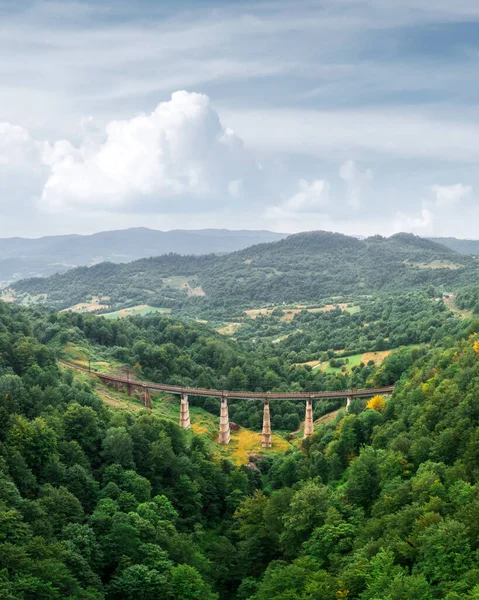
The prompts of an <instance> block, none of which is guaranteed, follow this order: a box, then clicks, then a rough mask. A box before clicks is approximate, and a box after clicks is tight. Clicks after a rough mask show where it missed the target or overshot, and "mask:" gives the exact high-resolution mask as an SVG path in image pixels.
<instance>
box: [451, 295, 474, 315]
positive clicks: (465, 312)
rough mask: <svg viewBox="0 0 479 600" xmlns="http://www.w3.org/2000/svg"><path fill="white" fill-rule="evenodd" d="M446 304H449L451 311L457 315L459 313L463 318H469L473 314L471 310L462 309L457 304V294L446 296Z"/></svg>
mask: <svg viewBox="0 0 479 600" xmlns="http://www.w3.org/2000/svg"><path fill="white" fill-rule="evenodd" d="M444 304H445V305H446V306H447V308H448V309H449V310H450V311H451V312H453V313H454V314H456V315H459V316H460V317H461V319H467V318H468V317H471V316H472V311H471V310H462V309H460V308H458V307H457V306H456V295H455V294H451V295H450V296H447V297H446V298H444Z"/></svg>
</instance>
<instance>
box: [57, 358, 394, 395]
mask: <svg viewBox="0 0 479 600" xmlns="http://www.w3.org/2000/svg"><path fill="white" fill-rule="evenodd" d="M58 362H60V363H61V364H63V365H65V366H67V367H71V368H73V369H77V370H79V371H83V372H85V373H91V374H92V375H95V376H96V377H98V378H99V379H101V380H103V381H105V382H106V383H108V382H112V383H113V382H115V383H117V384H120V385H124V386H127V387H128V386H132V387H133V388H138V389H149V390H152V391H159V392H169V393H170V394H178V395H179V396H181V395H182V394H187V395H188V396H201V397H208V398H228V399H231V400H234V399H236V400H265V399H267V400H308V399H311V400H321V399H323V400H325V399H326V400H327V399H336V398H371V397H372V396H376V395H378V394H391V393H392V392H393V391H394V386H392V385H389V386H384V387H377V388H364V389H357V390H354V389H351V390H334V391H328V392H238V391H235V392H233V391H228V390H213V389H206V388H192V387H185V386H177V385H169V384H166V383H153V382H151V381H140V380H137V379H131V378H129V377H125V376H121V375H112V374H110V373H98V372H97V371H90V370H89V369H87V368H86V367H81V366H79V365H75V364H74V363H70V362H67V361H65V360H61V359H59V360H58Z"/></svg>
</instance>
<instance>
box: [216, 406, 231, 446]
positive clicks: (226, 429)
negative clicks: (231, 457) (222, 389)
mask: <svg viewBox="0 0 479 600" xmlns="http://www.w3.org/2000/svg"><path fill="white" fill-rule="evenodd" d="M229 443H230V421H229V418H228V398H227V397H226V396H222V398H221V412H220V434H219V436H218V444H229Z"/></svg>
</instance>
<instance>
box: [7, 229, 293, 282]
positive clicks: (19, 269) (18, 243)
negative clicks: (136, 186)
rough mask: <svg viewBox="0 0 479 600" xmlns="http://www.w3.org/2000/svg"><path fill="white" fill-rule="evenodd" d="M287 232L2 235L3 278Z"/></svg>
mask: <svg viewBox="0 0 479 600" xmlns="http://www.w3.org/2000/svg"><path fill="white" fill-rule="evenodd" d="M284 237H286V234H281V233H274V232H272V231H262V230H258V231H248V230H243V231H229V230H227V229H199V230H192V231H188V230H181V229H177V230H173V231H157V230H153V229H147V228H143V227H139V228H132V229H125V230H119V231H102V232H100V233H95V234H93V235H61V236H49V237H42V238H38V239H27V238H4V239H0V282H3V283H7V282H10V281H15V280H18V279H24V278H25V277H33V276H44V275H52V274H53V273H58V272H64V271H66V270H68V269H70V268H72V267H75V266H80V265H92V264H96V263H99V262H105V261H108V262H114V263H123V262H131V261H133V260H137V259H139V258H146V257H149V256H159V255H161V254H168V253H170V252H173V253H175V254H185V255H189V254H210V253H225V252H233V251H235V250H240V249H242V248H246V247H247V246H252V245H253V244H258V243H261V242H272V241H276V240H280V239H282V238H284Z"/></svg>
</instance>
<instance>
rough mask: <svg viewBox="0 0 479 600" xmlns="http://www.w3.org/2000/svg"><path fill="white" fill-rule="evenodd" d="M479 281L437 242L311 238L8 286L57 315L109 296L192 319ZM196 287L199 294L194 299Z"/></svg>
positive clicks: (476, 271) (477, 271) (114, 301)
mask: <svg viewBox="0 0 479 600" xmlns="http://www.w3.org/2000/svg"><path fill="white" fill-rule="evenodd" d="M470 283H479V265H478V263H477V261H476V259H475V258H473V257H472V256H467V255H460V254H458V253H456V252H454V251H453V250H451V249H449V248H446V247H445V246H442V245H440V244H437V243H434V242H431V241H429V240H425V239H422V238H419V237H417V236H413V235H411V234H396V235H394V236H392V237H390V238H383V237H381V236H374V237H371V238H367V239H365V240H358V239H356V238H353V237H348V236H345V235H342V234H334V233H328V232H321V231H316V232H310V233H300V234H296V235H291V236H289V237H287V238H286V239H283V240H280V241H278V242H272V243H265V244H259V245H256V246H252V247H250V248H247V249H245V250H241V251H238V252H232V253H230V254H226V255H223V256H216V255H208V256H201V257H194V256H186V257H185V256H179V255H175V254H171V255H165V256H160V257H157V258H151V259H143V260H139V261H136V262H133V263H129V264H125V265H116V264H112V263H101V264H99V265H95V266H94V267H90V268H86V267H81V268H78V269H74V270H72V271H69V272H67V273H65V274H63V275H55V276H53V277H50V278H46V279H39V278H37V279H28V280H24V281H21V282H18V283H16V284H14V286H13V287H14V290H15V293H16V294H17V298H18V300H19V301H22V300H23V299H25V298H27V299H29V300H30V299H31V297H32V296H33V297H38V296H39V295H40V294H43V295H46V297H45V296H43V297H42V298H37V301H43V302H45V303H47V304H49V305H50V306H54V307H56V308H59V309H63V308H68V307H70V306H74V305H76V304H78V303H79V302H84V301H86V300H90V299H91V298H92V297H102V296H107V297H108V298H109V300H108V303H109V304H110V306H111V308H112V309H117V308H119V307H124V306H134V305H138V304H143V303H145V304H149V305H153V306H158V307H167V308H173V309H174V310H176V311H178V312H181V313H182V314H189V315H193V316H198V315H202V316H206V318H208V317H209V316H210V315H215V316H216V317H219V318H227V317H231V316H234V315H239V314H241V311H242V310H243V309H244V308H246V307H250V306H253V307H254V306H258V305H261V304H264V303H269V304H280V303H283V302H287V303H288V302H317V301H318V299H327V298H331V297H333V296H337V295H347V294H355V295H357V294H370V293H377V292H381V293H391V292H404V291H407V290H409V291H412V290H417V289H427V287H428V286H430V285H435V286H437V287H438V289H440V290H442V291H444V290H452V289H457V288H459V287H461V286H464V285H467V284H470ZM194 288H201V290H202V292H201V293H204V294H205V295H204V296H202V295H194V294H192V289H194Z"/></svg>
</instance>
